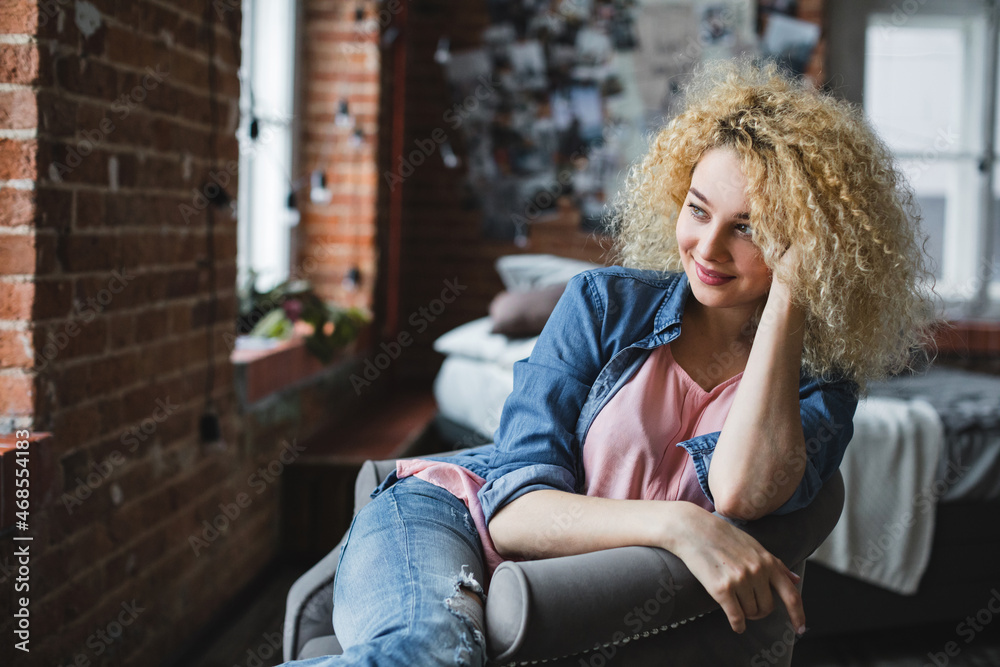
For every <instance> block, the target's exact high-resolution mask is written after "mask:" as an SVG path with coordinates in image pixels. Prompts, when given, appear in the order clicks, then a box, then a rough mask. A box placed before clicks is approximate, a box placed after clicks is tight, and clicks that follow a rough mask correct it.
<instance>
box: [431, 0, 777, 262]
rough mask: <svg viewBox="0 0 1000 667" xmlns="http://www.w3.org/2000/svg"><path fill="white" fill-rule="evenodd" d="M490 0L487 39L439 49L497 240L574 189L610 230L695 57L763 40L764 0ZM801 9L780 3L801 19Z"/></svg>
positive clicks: (469, 163) (477, 199)
mask: <svg viewBox="0 0 1000 667" xmlns="http://www.w3.org/2000/svg"><path fill="white" fill-rule="evenodd" d="M771 4H776V5H777V4H784V5H788V4H789V3H787V2H786V3H780V2H772V3H771ZM487 8H488V10H489V18H490V25H489V26H488V27H487V28H486V29H485V30H484V31H483V34H482V43H481V46H480V47H479V48H475V49H470V50H464V51H460V52H453V53H448V51H447V43H448V42H447V38H446V37H442V42H441V44H440V45H439V49H438V57H437V58H436V59H437V61H438V62H439V63H441V65H442V66H443V67H444V69H445V75H446V78H447V80H448V82H449V84H450V87H451V90H452V94H453V100H452V104H453V106H452V107H450V112H449V114H446V119H450V120H451V121H452V125H453V127H455V129H459V130H460V132H461V136H462V139H463V141H464V144H465V146H464V154H463V155H462V156H461V158H462V159H463V160H464V162H465V165H464V167H465V169H466V172H467V180H466V184H465V187H466V192H465V195H466V196H465V200H466V202H467V204H468V206H469V207H470V208H475V209H478V210H481V211H482V219H483V234H484V236H485V237H487V238H491V239H497V240H508V241H513V242H515V243H516V244H518V245H521V246H524V245H526V244H527V240H528V234H529V228H530V226H531V225H532V224H544V221H545V220H546V219H547V218H548V219H551V216H552V214H553V213H554V212H555V211H556V208H557V201H558V200H559V199H560V198H563V197H566V198H569V201H570V202H571V203H572V205H573V206H574V207H576V208H578V209H579V210H580V213H581V225H582V226H583V228H584V229H586V230H588V231H593V230H599V229H601V228H602V221H603V220H604V219H605V213H606V207H607V205H608V203H609V202H610V201H611V200H612V198H613V196H614V194H615V192H617V190H618V188H619V186H620V184H621V183H622V181H623V179H624V175H625V173H626V172H627V170H628V168H629V165H630V164H632V162H633V161H634V160H635V159H637V158H638V157H639V156H641V155H642V153H643V152H644V151H645V149H646V146H647V142H648V135H649V134H650V133H652V132H655V131H656V130H657V129H659V128H660V127H661V126H662V125H663V124H664V122H665V121H666V120H667V119H669V118H670V116H671V115H672V112H673V111H674V110H675V108H676V104H677V102H678V90H679V88H680V86H681V84H682V83H683V81H684V79H685V77H686V76H688V75H689V74H690V72H691V71H692V69H693V68H694V66H695V65H697V64H698V63H699V62H702V61H703V60H706V59H712V58H727V57H732V56H734V55H738V54H741V53H746V52H754V53H756V52H757V49H758V38H757V18H758V16H757V1H756V0H714V1H713V0H701V1H697V2H692V1H688V2H678V1H668V0H645V1H638V0H609V1H605V2H601V1H598V0H510V1H502V0H487ZM793 10H794V6H791V8H790V9H789V7H774V8H770V9H769V10H768V11H771V12H773V13H776V14H782V17H783V18H790V17H788V16H787V14H786V13H785V12H786V11H793ZM780 20H781V19H779V21H780ZM791 20H794V19H791ZM786 32H787V31H786ZM775 43H776V44H777V43H781V42H780V40H776V41H775ZM458 163H459V161H458V160H454V161H453V162H452V164H453V165H457V164H458Z"/></svg>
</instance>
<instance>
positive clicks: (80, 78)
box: [54, 56, 118, 102]
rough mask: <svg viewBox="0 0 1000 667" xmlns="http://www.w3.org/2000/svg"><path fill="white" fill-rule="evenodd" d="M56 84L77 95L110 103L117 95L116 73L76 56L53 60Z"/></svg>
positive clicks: (110, 68)
mask: <svg viewBox="0 0 1000 667" xmlns="http://www.w3.org/2000/svg"><path fill="white" fill-rule="evenodd" d="M54 64H55V73H56V82H57V83H58V85H59V86H61V87H62V88H64V89H66V90H67V91H69V92H71V93H76V94H77V95H86V96H87V97H92V98H97V99H101V100H106V101H108V102H112V101H114V100H115V98H116V97H117V95H118V71H117V70H116V69H114V68H113V67H111V66H110V65H107V64H105V63H102V62H98V61H96V60H93V59H89V58H81V57H77V56H62V57H60V58H57V59H56V60H55V63H54Z"/></svg>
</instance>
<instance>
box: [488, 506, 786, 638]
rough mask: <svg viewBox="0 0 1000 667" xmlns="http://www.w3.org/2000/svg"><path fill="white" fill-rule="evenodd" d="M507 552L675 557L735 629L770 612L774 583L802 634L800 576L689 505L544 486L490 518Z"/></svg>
mask: <svg viewBox="0 0 1000 667" xmlns="http://www.w3.org/2000/svg"><path fill="white" fill-rule="evenodd" d="M489 531H490V536H491V537H492V538H493V543H494V545H495V546H496V548H497V551H498V552H499V553H500V554H501V555H502V556H504V557H506V558H511V557H521V558H551V557H556V556H568V555H573V554H579V553H588V552H591V551H597V550H600V549H611V548H614V547H622V546H633V545H643V546H652V547H660V548H663V549H666V550H668V551H670V552H671V553H673V554H674V555H676V556H677V557H678V558H680V559H681V560H682V561H683V562H684V564H685V565H687V567H688V569H689V570H691V573H692V574H693V575H694V576H695V577H696V578H697V579H698V581H700V582H701V583H702V585H703V586H705V590H706V591H708V593H709V595H711V596H712V597H713V599H715V600H716V601H717V602H718V603H719V605H720V606H721V607H722V609H723V610H724V611H725V613H726V616H727V617H728V619H729V623H730V625H731V626H732V628H733V630H734V631H736V632H743V631H744V629H745V628H746V620H747V619H750V620H755V619H759V618H764V617H765V616H767V615H768V614H770V613H771V612H772V611H773V610H774V601H773V596H772V589H773V590H774V591H776V592H777V593H778V595H779V597H780V598H781V599H782V601H783V602H784V604H785V607H786V609H787V610H788V613H789V618H790V620H791V621H792V623H793V624H795V627H796V628H799V629H800V632H801V631H802V629H803V628H804V627H805V612H804V611H803V609H802V598H801V596H800V595H799V591H798V589H797V588H796V587H795V582H797V580H798V577H797V576H796V575H795V574H794V573H793V572H791V571H790V570H789V569H788V568H787V567H786V566H785V565H784V563H782V562H781V561H780V560H779V559H778V558H776V557H775V556H773V555H772V554H771V553H769V552H768V551H767V550H765V549H764V548H763V547H762V546H761V545H760V543H759V542H757V541H756V540H755V539H753V538H752V537H750V536H749V535H747V534H746V533H744V532H743V531H741V530H739V529H738V528H736V527H734V526H732V525H730V524H729V523H728V522H726V521H725V520H723V519H721V518H719V517H717V516H715V515H713V514H711V513H710V512H707V511H706V510H704V509H702V508H701V507H698V506H697V505H695V504H694V503H689V502H685V501H661V500H614V499H609V498H598V497H591V496H584V495H579V494H574V493H567V492H564V491H556V490H550V489H543V490H538V491H532V492H530V493H526V494H524V495H523V496H521V497H519V498H517V499H515V500H513V501H511V502H510V503H508V504H507V505H505V506H504V507H503V508H502V509H500V510H499V511H498V512H497V513H496V515H494V517H493V519H492V520H491V521H490V523H489Z"/></svg>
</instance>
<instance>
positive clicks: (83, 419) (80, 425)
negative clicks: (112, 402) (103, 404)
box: [53, 405, 102, 445]
mask: <svg viewBox="0 0 1000 667" xmlns="http://www.w3.org/2000/svg"><path fill="white" fill-rule="evenodd" d="M53 423H54V424H53V430H54V431H55V432H56V433H72V434H73V441H74V442H75V443H77V444H79V445H86V444H87V443H89V442H91V441H93V440H95V439H96V438H98V437H99V436H100V435H101V433H102V431H101V415H100V414H98V412H97V411H96V410H94V408H93V406H90V405H85V406H83V407H67V408H66V409H65V410H60V411H59V412H57V413H56V414H55V415H54V416H53Z"/></svg>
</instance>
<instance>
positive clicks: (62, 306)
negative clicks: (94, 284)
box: [34, 277, 73, 320]
mask: <svg viewBox="0 0 1000 667" xmlns="http://www.w3.org/2000/svg"><path fill="white" fill-rule="evenodd" d="M34 288H35V313H34V317H35V319H36V320H48V319H52V318H57V317H66V316H67V315H68V314H69V312H70V310H71V309H72V307H73V282H72V280H67V279H65V278H48V277H45V278H40V279H38V280H36V281H35V284H34Z"/></svg>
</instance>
